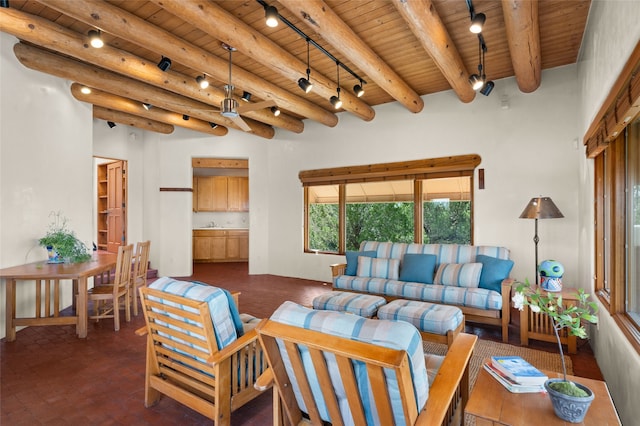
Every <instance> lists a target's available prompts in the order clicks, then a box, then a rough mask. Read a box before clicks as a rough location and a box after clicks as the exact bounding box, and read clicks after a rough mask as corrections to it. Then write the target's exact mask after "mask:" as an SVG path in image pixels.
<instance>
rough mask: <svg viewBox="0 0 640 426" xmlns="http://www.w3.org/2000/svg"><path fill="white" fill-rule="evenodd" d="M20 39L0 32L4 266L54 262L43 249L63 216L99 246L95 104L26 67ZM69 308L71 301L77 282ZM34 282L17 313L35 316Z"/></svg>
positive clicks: (1, 324)
mask: <svg viewBox="0 0 640 426" xmlns="http://www.w3.org/2000/svg"><path fill="white" fill-rule="evenodd" d="M16 41H17V40H16V39H15V38H14V37H12V36H9V35H7V34H4V33H0V268H5V267H9V266H14V265H20V264H23V263H26V262H35V261H39V260H42V261H44V260H46V251H45V250H44V249H43V248H41V247H39V246H38V239H39V238H40V237H41V236H43V235H44V234H45V233H46V231H47V228H48V225H49V223H51V218H50V217H49V213H50V212H51V211H61V212H62V214H63V215H64V216H66V217H67V218H68V219H69V226H70V228H71V229H73V230H74V231H75V232H76V235H77V236H78V237H79V238H80V239H81V240H82V241H84V242H85V243H86V244H88V245H89V246H91V242H92V240H93V235H92V214H93V205H92V200H93V197H92V194H93V187H94V181H93V180H92V168H93V162H92V150H93V146H92V121H91V107H90V106H88V105H87V104H83V103H80V102H78V101H76V100H75V99H74V98H73V97H72V96H71V93H70V91H69V83H68V82H67V81H64V80H61V79H59V78H55V77H51V76H49V75H46V74H43V73H40V72H36V71H32V70H29V69H27V68H25V67H23V66H22V65H21V64H20V63H19V62H18V61H17V60H16V59H15V56H14V54H13V45H14V44H15V43H16ZM63 288H66V291H65V292H64V294H63V299H62V306H68V305H70V304H71V283H70V281H67V282H63ZM33 300H35V290H34V285H33V284H32V283H28V285H26V284H24V283H19V284H18V290H17V312H18V315H19V316H33V315H34V306H33ZM4 307H5V282H4V280H2V284H0V333H1V334H0V335H1V336H3V337H4V335H5V315H4V311H5V309H4Z"/></svg>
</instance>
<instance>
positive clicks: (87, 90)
mask: <svg viewBox="0 0 640 426" xmlns="http://www.w3.org/2000/svg"><path fill="white" fill-rule="evenodd" d="M80 92H82V94H84V95H88V94H90V93H91V89H90V88H88V87H87V86H82V87H81V88H80Z"/></svg>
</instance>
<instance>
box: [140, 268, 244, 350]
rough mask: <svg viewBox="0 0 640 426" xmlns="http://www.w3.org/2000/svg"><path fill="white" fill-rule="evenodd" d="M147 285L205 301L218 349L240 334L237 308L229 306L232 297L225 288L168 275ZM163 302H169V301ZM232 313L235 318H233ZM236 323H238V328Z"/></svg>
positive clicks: (240, 322)
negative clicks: (181, 279) (175, 278)
mask: <svg viewBox="0 0 640 426" xmlns="http://www.w3.org/2000/svg"><path fill="white" fill-rule="evenodd" d="M149 287H150V288H154V289H157V290H161V291H164V292H166V293H169V294H175V295H178V296H182V297H186V298H188V299H192V300H198V301H203V302H207V304H208V305H209V312H210V314H211V321H212V323H213V325H214V329H215V334H216V344H217V346H218V349H222V348H224V347H226V346H227V345H229V344H230V343H232V342H234V341H236V340H237V339H238V337H240V336H241V335H242V331H241V330H242V321H241V320H240V317H239V314H238V311H237V309H235V304H233V303H232V305H233V309H232V308H230V306H229V305H230V303H229V301H230V300H233V299H232V298H231V295H230V294H228V292H226V290H223V289H221V288H218V287H213V286H210V285H207V284H204V283H199V282H189V281H178V280H174V279H173V278H169V277H161V278H158V279H157V280H155V281H154V282H153V283H151V284H150V285H149ZM163 302H164V303H165V304H171V302H167V301H163ZM234 315H235V316H237V318H234ZM238 324H240V330H238Z"/></svg>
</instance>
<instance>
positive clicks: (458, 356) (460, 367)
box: [415, 333, 478, 426]
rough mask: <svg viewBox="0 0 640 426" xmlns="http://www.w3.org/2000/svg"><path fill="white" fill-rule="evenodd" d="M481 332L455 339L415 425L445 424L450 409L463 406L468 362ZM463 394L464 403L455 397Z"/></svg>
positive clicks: (460, 335)
mask: <svg viewBox="0 0 640 426" xmlns="http://www.w3.org/2000/svg"><path fill="white" fill-rule="evenodd" d="M477 340H478V336H475V335H473V334H467V333H460V334H459V335H458V337H456V338H455V339H454V340H453V343H452V344H451V346H450V347H449V349H448V350H447V355H446V356H445V358H444V361H442V365H441V366H440V369H439V370H438V374H437V375H436V378H435V379H434V381H433V384H432V385H431V387H430V388H429V399H427V403H426V404H425V406H424V408H423V409H422V411H421V412H420V414H419V415H418V419H417V421H416V423H415V424H416V425H434V426H435V425H442V424H443V420H444V419H447V416H448V413H449V412H450V411H449V410H450V409H454V410H455V409H456V407H459V408H460V407H461V408H464V406H465V405H466V403H467V400H468V399H469V362H470V360H471V355H472V354H473V349H474V348H475V345H476V342H477ZM458 395H460V398H461V399H462V401H461V404H458V403H457V401H456V399H457V397H458Z"/></svg>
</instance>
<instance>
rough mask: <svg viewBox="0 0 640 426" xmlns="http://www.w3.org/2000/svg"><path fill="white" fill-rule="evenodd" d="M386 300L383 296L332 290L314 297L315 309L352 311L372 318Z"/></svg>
mask: <svg viewBox="0 0 640 426" xmlns="http://www.w3.org/2000/svg"><path fill="white" fill-rule="evenodd" d="M385 303H386V301H385V300H384V297H382V296H374V295H372V294H360V293H351V292H346V291H330V292H327V293H324V294H321V295H320V296H317V297H316V298H315V299H313V309H322V310H325V311H339V312H350V313H352V314H356V315H360V316H361V317H366V318H371V317H372V316H374V315H375V314H376V312H377V311H378V308H379V307H380V306H382V305H384V304H385Z"/></svg>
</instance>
